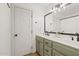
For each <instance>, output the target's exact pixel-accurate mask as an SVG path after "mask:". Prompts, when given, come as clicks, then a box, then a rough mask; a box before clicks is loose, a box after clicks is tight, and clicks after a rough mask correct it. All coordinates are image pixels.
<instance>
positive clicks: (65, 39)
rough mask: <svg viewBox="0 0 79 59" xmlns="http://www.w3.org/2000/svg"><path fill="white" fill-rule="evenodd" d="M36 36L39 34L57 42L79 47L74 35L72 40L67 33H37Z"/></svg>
mask: <svg viewBox="0 0 79 59" xmlns="http://www.w3.org/2000/svg"><path fill="white" fill-rule="evenodd" d="M37 36H41V37H44V38H47V39H49V40H52V41H55V42H59V43H62V44H65V45H68V46H71V47H74V48H77V49H79V42H78V41H77V40H76V36H75V37H74V40H71V36H67V35H57V34H53V35H50V36H47V35H44V34H38V35H37Z"/></svg>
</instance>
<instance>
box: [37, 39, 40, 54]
mask: <svg viewBox="0 0 79 59" xmlns="http://www.w3.org/2000/svg"><path fill="white" fill-rule="evenodd" d="M39 46H40V41H39V40H36V52H38V53H39V51H40V47H39Z"/></svg>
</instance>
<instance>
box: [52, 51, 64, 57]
mask: <svg viewBox="0 0 79 59" xmlns="http://www.w3.org/2000/svg"><path fill="white" fill-rule="evenodd" d="M53 56H64V55H63V54H61V53H59V52H57V51H56V50H53Z"/></svg>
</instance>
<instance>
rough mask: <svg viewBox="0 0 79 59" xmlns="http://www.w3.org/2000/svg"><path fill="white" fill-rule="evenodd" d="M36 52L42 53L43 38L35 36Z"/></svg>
mask: <svg viewBox="0 0 79 59" xmlns="http://www.w3.org/2000/svg"><path fill="white" fill-rule="evenodd" d="M36 52H37V53H38V54H39V55H43V38H41V37H39V36H36Z"/></svg>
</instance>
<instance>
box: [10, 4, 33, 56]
mask: <svg viewBox="0 0 79 59" xmlns="http://www.w3.org/2000/svg"><path fill="white" fill-rule="evenodd" d="M10 7H11V8H10V9H11V56H15V38H14V34H15V17H14V13H15V10H14V9H15V7H16V6H14V5H13V4H11V5H10ZM16 8H21V7H16ZM21 9H25V8H21ZM25 10H29V9H25ZM30 11H31V40H32V39H33V12H32V10H30ZM31 47H32V45H31ZM31 52H32V49H31Z"/></svg>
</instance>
